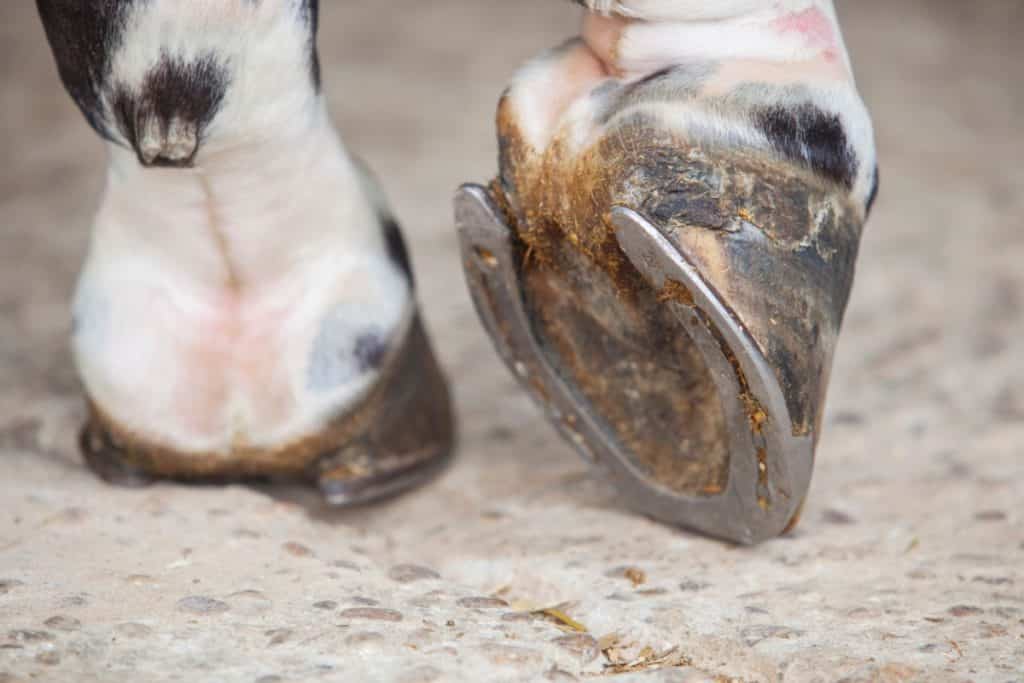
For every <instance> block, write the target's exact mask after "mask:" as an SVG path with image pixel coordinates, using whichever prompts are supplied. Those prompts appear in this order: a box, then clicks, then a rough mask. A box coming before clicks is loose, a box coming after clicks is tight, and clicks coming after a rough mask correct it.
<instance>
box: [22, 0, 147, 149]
mask: <svg viewBox="0 0 1024 683" xmlns="http://www.w3.org/2000/svg"><path fill="white" fill-rule="evenodd" d="M138 1H139V0H36V6H37V7H38V9H39V17H40V18H41V19H42V21H43V28H44V29H45V30H46V38H47V40H48V41H49V42H50V48H51V49H52V51H53V56H54V58H55V59H56V61H57V70H58V72H59V73H60V78H61V81H63V83H64V87H65V88H67V91H68V93H69V94H70V95H71V98H72V99H73V100H74V101H75V104H77V105H78V108H79V109H81V110H82V114H84V115H85V118H86V120H87V121H88V122H89V125H90V126H92V127H93V129H94V130H95V131H96V132H97V133H99V134H100V135H101V136H103V137H104V138H106V139H108V140H113V132H112V131H111V130H110V129H109V128H108V125H107V123H106V122H105V121H104V120H103V99H102V93H103V88H104V85H105V79H106V78H107V75H108V73H109V71H110V59H111V57H112V56H113V54H114V52H115V51H116V50H117V49H118V47H120V45H121V39H122V35H123V33H124V28H125V19H126V17H127V16H128V12H129V11H130V10H131V8H132V6H133V5H134V4H135V3H136V2H138Z"/></svg>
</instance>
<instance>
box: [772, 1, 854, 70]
mask: <svg viewBox="0 0 1024 683" xmlns="http://www.w3.org/2000/svg"><path fill="white" fill-rule="evenodd" d="M774 26H775V30H776V31H778V32H779V33H783V34H785V33H798V34H800V35H802V36H803V37H804V40H805V41H806V44H807V46H808V47H812V48H819V49H821V51H822V54H823V56H824V58H825V59H826V60H827V61H830V62H832V61H835V60H836V59H838V57H839V51H838V49H836V33H835V29H834V28H833V26H832V20H831V18H829V16H828V15H827V14H825V13H824V12H822V11H821V10H820V9H818V8H817V7H810V8H808V9H805V10H803V11H800V12H795V13H793V14H787V15H786V16H784V17H782V18H780V19H777V20H776V21H775V23H774Z"/></svg>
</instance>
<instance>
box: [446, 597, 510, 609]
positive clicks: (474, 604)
mask: <svg viewBox="0 0 1024 683" xmlns="http://www.w3.org/2000/svg"><path fill="white" fill-rule="evenodd" d="M458 605H459V607H465V608H466V609H501V608H503V607H508V603H507V602H505V601H504V600H502V599H501V598H488V597H474V598H460V599H459V601H458Z"/></svg>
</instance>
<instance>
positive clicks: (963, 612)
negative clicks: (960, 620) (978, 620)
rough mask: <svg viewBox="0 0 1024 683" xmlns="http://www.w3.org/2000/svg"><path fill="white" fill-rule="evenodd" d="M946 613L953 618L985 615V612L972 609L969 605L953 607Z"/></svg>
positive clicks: (979, 609)
mask: <svg viewBox="0 0 1024 683" xmlns="http://www.w3.org/2000/svg"><path fill="white" fill-rule="evenodd" d="M946 611H947V612H949V613H950V614H951V615H953V616H954V617H975V616H978V615H979V614H984V613H985V610H983V609H981V608H980V607H973V606H971V605H955V606H953V607H950V608H949V609H948V610H946Z"/></svg>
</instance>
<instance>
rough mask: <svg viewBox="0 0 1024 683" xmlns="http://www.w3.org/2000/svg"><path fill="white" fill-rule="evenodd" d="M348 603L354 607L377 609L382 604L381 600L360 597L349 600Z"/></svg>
mask: <svg viewBox="0 0 1024 683" xmlns="http://www.w3.org/2000/svg"><path fill="white" fill-rule="evenodd" d="M348 601H349V602H350V603H352V604H353V605H364V606H366V607H376V606H377V605H379V604H380V601H379V600H374V599H373V598H364V597H362V596H360V595H357V596H355V597H352V598H349V600H348Z"/></svg>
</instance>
